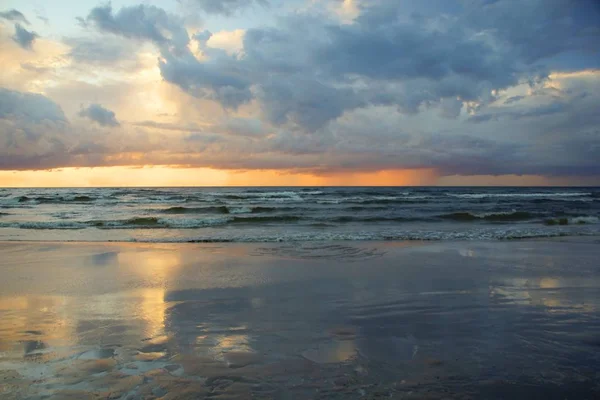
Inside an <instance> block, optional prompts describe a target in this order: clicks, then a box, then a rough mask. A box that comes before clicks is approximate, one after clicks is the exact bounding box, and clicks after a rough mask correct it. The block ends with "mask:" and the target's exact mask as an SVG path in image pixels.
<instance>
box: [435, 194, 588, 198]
mask: <svg viewBox="0 0 600 400" xmlns="http://www.w3.org/2000/svg"><path fill="white" fill-rule="evenodd" d="M591 195H592V193H590V192H540V193H446V196H450V197H457V198H459V199H484V198H488V197H499V198H503V197H515V198H540V197H542V198H548V199H552V198H560V197H585V196H591Z"/></svg>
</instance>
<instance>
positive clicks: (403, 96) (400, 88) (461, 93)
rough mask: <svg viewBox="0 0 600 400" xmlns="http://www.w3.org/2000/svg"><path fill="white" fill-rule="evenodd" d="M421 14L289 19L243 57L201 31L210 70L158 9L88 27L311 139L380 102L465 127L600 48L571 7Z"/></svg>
mask: <svg viewBox="0 0 600 400" xmlns="http://www.w3.org/2000/svg"><path fill="white" fill-rule="evenodd" d="M244 3H246V2H244ZM216 4H219V6H217V5H216ZM240 4H241V3H240V2H237V1H236V2H215V3H214V4H213V3H212V2H206V3H204V5H205V6H206V7H208V8H210V7H217V8H218V7H228V6H233V5H236V6H239V5H240ZM416 4H417V3H415V2H413V3H397V2H383V1H376V2H373V3H369V5H363V6H362V8H361V13H360V14H359V15H358V16H357V17H356V18H355V19H354V20H353V23H351V24H343V25H340V24H336V23H334V22H333V21H331V20H330V19H328V18H326V17H324V16H322V15H320V14H295V15H290V16H287V17H284V18H280V19H279V20H278V21H279V22H278V24H277V26H275V27H271V28H253V29H248V30H247V31H246V33H245V35H244V41H243V56H242V57H235V56H231V55H228V54H226V53H225V52H224V51H218V50H217V49H210V48H208V47H207V46H206V42H207V41H208V40H209V39H210V32H200V33H198V34H196V35H194V37H193V38H194V40H196V41H198V43H199V46H200V48H201V50H202V51H203V54H204V55H205V57H204V58H203V59H202V60H199V59H198V58H197V57H196V56H195V55H194V54H192V53H191V52H190V51H189V50H188V49H187V47H186V46H187V44H188V43H189V40H190V39H189V37H188V35H187V32H185V30H182V29H181V25H180V24H177V23H174V22H173V21H176V18H175V17H174V16H172V15H169V14H167V13H166V12H164V11H162V10H160V9H156V8H155V7H152V6H138V7H126V8H123V9H121V10H119V11H118V12H117V13H113V11H112V9H111V7H110V6H104V7H98V8H96V9H94V10H93V11H92V12H91V13H90V15H89V16H88V18H87V19H88V21H93V22H94V23H95V24H96V26H97V27H98V28H99V29H101V30H104V31H109V32H112V33H115V34H119V35H122V36H125V37H136V38H142V39H146V40H150V41H153V42H154V43H156V44H157V45H159V47H160V48H161V55H162V59H161V60H160V63H159V67H160V71H161V74H162V76H163V78H164V79H165V80H167V81H168V82H171V83H174V84H175V85H177V86H179V87H180V88H182V89H183V90H185V91H186V92H188V93H189V94H191V95H192V96H195V97H199V98H207V99H212V100H216V101H218V102H220V103H221V104H222V105H223V106H224V107H226V108H232V109H236V108H237V107H239V106H240V105H242V104H246V103H249V102H250V101H252V100H253V99H256V98H257V99H258V100H260V102H261V105H262V107H263V111H264V115H265V117H266V118H268V119H269V121H270V122H272V123H274V124H279V125H284V124H286V123H296V124H299V125H300V126H302V127H303V128H304V129H305V130H307V131H311V132H314V131H316V130H318V129H320V128H322V127H323V126H325V125H326V124H327V123H329V122H330V121H332V120H335V119H336V118H338V117H339V116H340V115H342V113H343V112H344V111H348V110H352V109H354V108H357V107H364V106H366V105H369V104H370V105H394V106H396V107H398V109H399V110H400V111H402V112H405V113H409V114H410V113H416V112H418V111H419V110H420V109H421V108H422V107H431V106H435V107H440V110H441V113H442V115H444V116H446V117H449V118H455V117H456V116H458V115H459V113H460V110H461V109H462V105H461V103H464V102H470V103H474V104H479V105H486V104H489V103H491V102H493V101H494V100H495V96H494V95H493V94H492V93H493V91H495V92H497V91H499V90H502V89H506V88H508V87H511V86H514V85H517V84H519V83H520V82H524V81H527V82H537V81H540V80H543V79H546V78H547V73H548V70H549V67H550V66H551V65H552V62H554V59H553V57H555V56H557V55H559V54H561V53H562V52H565V51H567V50H568V51H569V52H571V53H574V52H575V53H576V52H589V51H591V50H593V49H594V48H595V47H596V46H597V43H598V40H599V39H600V32H598V30H597V29H594V24H593V21H591V20H585V19H582V18H581V15H580V11H578V10H574V9H573V7H570V5H569V4H568V2H567V1H564V0H553V1H552V6H548V3H547V2H546V1H542V0H534V1H531V2H528V3H527V4H526V5H525V8H523V7H522V6H521V5H520V2H516V1H513V0H500V1H497V2H494V3H479V2H470V3H463V4H462V5H461V6H460V7H449V6H447V5H443V3H439V2H436V3H435V5H436V6H437V7H439V8H435V7H429V8H428V7H426V6H418V5H416ZM590 4H591V3H590ZM590 4H587V6H588V8H589V7H591V6H590ZM215 9H216V8H215ZM440 11H443V12H442V13H441V12H440ZM588 11H589V12H590V13H591V12H594V11H595V10H592V9H590V10H588ZM501 21H504V22H501ZM556 26H560V27H561V28H562V29H563V31H562V32H563V33H557V32H559V30H557V29H556ZM564 32H567V34H565V33H564ZM167 33H168V34H167ZM548 38H551V39H552V40H548ZM481 118H485V117H481Z"/></svg>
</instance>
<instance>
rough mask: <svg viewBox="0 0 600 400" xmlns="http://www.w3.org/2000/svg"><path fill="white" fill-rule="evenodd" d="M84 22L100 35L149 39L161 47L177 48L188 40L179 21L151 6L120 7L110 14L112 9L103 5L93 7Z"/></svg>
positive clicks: (181, 46) (108, 5)
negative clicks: (97, 30)
mask: <svg viewBox="0 0 600 400" xmlns="http://www.w3.org/2000/svg"><path fill="white" fill-rule="evenodd" d="M85 22H86V24H92V25H94V26H96V27H97V28H98V29H99V30H101V31H104V32H110V33H113V34H115V35H120V36H125V37H128V38H133V39H144V40H150V41H152V42H154V43H156V44H157V45H161V46H162V45H166V44H177V45H178V46H179V47H180V49H181V48H184V47H185V46H187V43H188V41H189V39H188V34H187V32H186V30H185V27H184V26H183V21H182V20H181V19H180V18H178V17H176V16H174V15H172V14H169V13H167V12H166V11H165V10H163V9H162V8H158V7H155V6H152V5H143V4H140V5H138V6H130V7H123V8H121V9H120V10H119V11H118V12H116V13H113V9H112V6H111V5H110V4H107V5H105V6H100V7H96V8H93V9H92V10H91V11H90V13H89V14H88V16H87V18H86V20H85ZM167 33H168V35H167Z"/></svg>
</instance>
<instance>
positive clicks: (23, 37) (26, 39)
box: [12, 23, 39, 50]
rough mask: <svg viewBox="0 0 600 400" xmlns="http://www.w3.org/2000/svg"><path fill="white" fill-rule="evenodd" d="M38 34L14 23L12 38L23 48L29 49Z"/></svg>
mask: <svg viewBox="0 0 600 400" xmlns="http://www.w3.org/2000/svg"><path fill="white" fill-rule="evenodd" d="M38 37H39V35H38V34H37V33H35V32H33V31H28V30H27V29H25V28H23V26H22V25H21V24H19V23H17V24H15V34H14V35H13V36H12V40H13V41H14V42H15V43H17V44H18V45H19V46H21V47H22V48H24V49H25V50H31V48H32V46H33V42H34V41H35V39H37V38H38Z"/></svg>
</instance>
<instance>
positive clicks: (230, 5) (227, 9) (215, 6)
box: [192, 0, 269, 16]
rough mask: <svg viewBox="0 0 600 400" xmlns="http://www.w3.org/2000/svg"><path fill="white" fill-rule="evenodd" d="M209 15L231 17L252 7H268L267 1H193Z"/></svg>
mask: <svg viewBox="0 0 600 400" xmlns="http://www.w3.org/2000/svg"><path fill="white" fill-rule="evenodd" d="M192 1H193V2H194V3H195V4H197V5H198V6H199V7H200V8H201V9H202V10H204V11H205V12H206V13H207V14H220V15H226V16H230V15H233V14H235V13H236V12H238V11H239V10H241V9H244V8H248V7H250V6H252V5H255V4H257V5H261V6H267V5H268V4H269V2H268V1H267V0H192Z"/></svg>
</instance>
